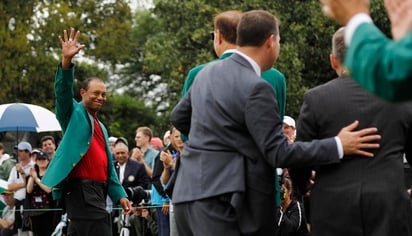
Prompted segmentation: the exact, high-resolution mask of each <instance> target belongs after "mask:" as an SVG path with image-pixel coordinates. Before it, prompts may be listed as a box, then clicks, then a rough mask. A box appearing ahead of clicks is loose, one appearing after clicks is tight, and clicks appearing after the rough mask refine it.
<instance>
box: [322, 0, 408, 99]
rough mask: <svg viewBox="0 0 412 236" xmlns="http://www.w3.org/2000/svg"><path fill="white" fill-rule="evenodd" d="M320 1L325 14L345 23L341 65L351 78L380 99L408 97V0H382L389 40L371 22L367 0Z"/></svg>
mask: <svg viewBox="0 0 412 236" xmlns="http://www.w3.org/2000/svg"><path fill="white" fill-rule="evenodd" d="M320 2H321V3H322V4H323V8H322V10H323V11H324V13H325V15H327V16H329V17H331V18H334V19H336V20H337V21H338V22H339V23H341V24H343V25H346V33H345V43H346V45H348V46H349V48H348V51H347V54H346V58H345V65H346V66H347V67H348V69H349V71H350V73H351V76H352V78H353V79H354V80H356V81H357V82H358V83H359V84H360V85H361V86H362V87H363V88H365V89H366V90H368V91H369V92H372V93H374V94H375V95H378V96H380V97H382V98H384V99H387V100H390V101H402V100H410V99H412V93H411V92H410V91H411V89H412V66H411V65H412V30H411V28H412V27H411V26H412V0H385V6H386V9H387V12H388V16H389V19H390V21H391V24H392V27H391V28H392V36H393V40H392V39H389V38H387V37H386V36H385V35H384V34H383V33H382V32H381V31H380V30H379V29H378V28H377V27H376V26H375V25H374V24H373V23H372V19H371V18H370V16H369V1H368V0H320Z"/></svg>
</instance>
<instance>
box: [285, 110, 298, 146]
mask: <svg viewBox="0 0 412 236" xmlns="http://www.w3.org/2000/svg"><path fill="white" fill-rule="evenodd" d="M282 130H283V133H284V134H285V136H286V137H287V138H288V143H293V142H294V141H295V138H296V122H295V120H294V119H293V118H292V117H290V116H284V117H283V129H282Z"/></svg>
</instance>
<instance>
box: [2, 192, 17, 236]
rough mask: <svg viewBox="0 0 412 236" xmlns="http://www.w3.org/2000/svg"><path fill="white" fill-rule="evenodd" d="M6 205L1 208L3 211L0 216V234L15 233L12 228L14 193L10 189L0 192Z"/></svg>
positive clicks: (8, 235)
mask: <svg viewBox="0 0 412 236" xmlns="http://www.w3.org/2000/svg"><path fill="white" fill-rule="evenodd" d="M2 196H3V198H4V201H5V202H6V207H5V208H4V209H3V213H2V214H1V218H0V236H11V235H14V234H15V233H17V231H15V230H13V224H14V209H15V206H14V195H13V192H11V191H5V192H3V193H2Z"/></svg>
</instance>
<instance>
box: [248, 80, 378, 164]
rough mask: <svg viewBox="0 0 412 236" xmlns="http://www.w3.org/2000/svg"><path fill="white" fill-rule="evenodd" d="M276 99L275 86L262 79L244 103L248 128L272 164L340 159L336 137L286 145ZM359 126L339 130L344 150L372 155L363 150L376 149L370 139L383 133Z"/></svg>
mask: <svg viewBox="0 0 412 236" xmlns="http://www.w3.org/2000/svg"><path fill="white" fill-rule="evenodd" d="M274 100H275V98H274V94H273V89H272V88H271V87H270V86H269V85H267V84H266V83H263V82H262V83H259V84H257V85H256V86H255V87H254V88H253V91H252V92H251V94H250V95H249V97H248V101H247V103H246V105H245V121H246V125H247V127H248V131H249V133H250V134H251V135H252V137H253V139H254V141H255V143H256V144H257V147H258V148H259V149H260V152H261V153H263V154H264V157H265V158H266V160H267V161H268V162H269V163H270V164H271V165H272V166H274V167H293V166H302V165H309V164H310V165H320V164H332V163H338V162H339V161H340V160H339V159H340V157H339V155H338V149H337V143H336V141H335V138H327V139H322V140H314V141H311V142H295V143H293V144H287V140H286V138H285V137H284V135H283V133H282V121H281V120H280V117H279V113H278V111H277V105H276V102H275V101H274ZM356 125H357V123H354V124H351V125H349V126H347V127H345V128H344V129H342V130H341V132H340V133H339V138H341V139H342V140H341V141H342V144H343V148H344V149H343V151H344V153H345V154H361V155H367V156H371V155H372V153H371V152H366V151H362V150H361V149H365V148H377V147H378V146H379V145H377V144H369V143H367V142H373V141H375V140H376V139H379V138H380V136H378V135H374V134H375V133H376V129H375V128H371V129H365V130H362V131H352V130H353V129H355V128H356Z"/></svg>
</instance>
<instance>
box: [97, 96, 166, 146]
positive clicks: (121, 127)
mask: <svg viewBox="0 0 412 236" xmlns="http://www.w3.org/2000/svg"><path fill="white" fill-rule="evenodd" d="M100 119H101V120H102V121H103V122H104V124H106V126H107V128H108V129H109V130H110V135H112V136H116V137H119V136H123V137H125V138H126V139H127V140H128V142H129V146H130V147H134V145H135V143H134V137H135V135H136V128H137V127H139V126H148V127H150V128H151V129H152V130H153V132H154V133H155V134H156V135H162V134H163V132H164V130H163V129H159V126H158V118H157V116H156V115H155V114H154V113H153V112H152V110H151V109H150V108H148V107H146V106H145V104H144V103H143V102H141V101H138V100H136V99H134V98H133V97H130V96H121V95H116V96H109V97H108V99H107V103H106V105H105V106H103V108H102V114H101V116H100Z"/></svg>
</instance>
